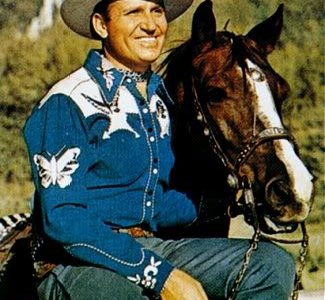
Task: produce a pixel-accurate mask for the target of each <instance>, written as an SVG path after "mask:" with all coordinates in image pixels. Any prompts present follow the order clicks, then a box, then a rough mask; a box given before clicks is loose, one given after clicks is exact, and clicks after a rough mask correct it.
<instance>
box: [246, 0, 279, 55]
mask: <svg viewBox="0 0 325 300" xmlns="http://www.w3.org/2000/svg"><path fill="white" fill-rule="evenodd" d="M282 26H283V4H280V6H279V7H278V9H277V11H276V12H275V13H274V14H273V15H272V16H271V17H269V18H268V19H266V20H265V21H264V22H262V23H260V24H258V25H256V26H255V27H254V28H253V29H252V30H251V31H250V32H249V33H248V34H247V35H246V36H247V37H249V38H250V39H252V40H254V41H255V42H256V43H257V44H258V45H259V46H260V47H261V48H262V50H263V51H264V52H265V54H269V53H271V52H272V51H273V50H274V47H275V44H276V42H277V41H278V39H279V37H280V34H281V30H282Z"/></svg>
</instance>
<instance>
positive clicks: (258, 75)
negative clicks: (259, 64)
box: [248, 68, 265, 82]
mask: <svg viewBox="0 0 325 300" xmlns="http://www.w3.org/2000/svg"><path fill="white" fill-rule="evenodd" d="M248 71H249V75H250V76H251V78H252V79H253V80H254V81H257V82H263V81H264V80H265V76H264V74H263V73H262V72H261V71H260V70H257V69H255V68H249V70H248Z"/></svg>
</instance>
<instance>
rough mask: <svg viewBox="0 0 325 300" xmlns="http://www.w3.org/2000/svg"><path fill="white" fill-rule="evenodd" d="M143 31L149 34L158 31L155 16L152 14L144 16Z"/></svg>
mask: <svg viewBox="0 0 325 300" xmlns="http://www.w3.org/2000/svg"><path fill="white" fill-rule="evenodd" d="M140 26H141V29H142V30H144V31H146V32H148V33H153V32H154V31H155V30H156V27H157V23H156V20H155V18H154V16H153V15H152V14H151V13H145V14H144V15H143V19H142V21H141V24H140Z"/></svg>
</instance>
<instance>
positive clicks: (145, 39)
mask: <svg viewBox="0 0 325 300" xmlns="http://www.w3.org/2000/svg"><path fill="white" fill-rule="evenodd" d="M140 40H141V41H144V42H153V41H155V40H156V38H155V37H143V38H140Z"/></svg>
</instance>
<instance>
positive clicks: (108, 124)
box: [24, 50, 196, 293]
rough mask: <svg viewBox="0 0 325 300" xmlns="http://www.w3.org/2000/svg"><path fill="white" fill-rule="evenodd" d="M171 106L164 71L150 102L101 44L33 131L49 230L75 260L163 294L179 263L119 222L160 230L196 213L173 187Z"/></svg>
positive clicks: (55, 94)
mask: <svg viewBox="0 0 325 300" xmlns="http://www.w3.org/2000/svg"><path fill="white" fill-rule="evenodd" d="M171 105H172V101H171V99H170V98H169V96H168V94H167V91H166V90H165V87H164V84H163V81H162V79H161V78H160V77H159V76H158V75H157V74H154V73H152V74H151V76H150V79H149V82H148V88H147V99H144V98H143V96H141V94H140V93H139V91H138V90H137V88H136V83H135V81H134V80H133V79H132V78H130V77H128V76H127V75H125V74H124V73H121V72H120V71H118V70H117V69H115V68H114V67H113V66H112V65H111V64H110V63H109V61H108V60H107V59H105V58H104V57H103V56H102V55H101V54H100V52H98V51H95V50H92V51H91V52H90V53H89V55H88V58H87V60H86V62H85V64H84V66H83V67H82V68H80V69H79V70H77V71H75V72H74V73H72V74H71V75H69V76H68V77H66V78H65V79H63V80H61V81H60V82H58V83H57V84H56V85H54V87H53V88H52V89H51V90H50V91H49V93H48V94H47V95H46V96H45V97H44V98H43V99H42V101H41V102H40V103H39V105H38V106H37V107H35V108H34V110H33V112H32V114H31V116H30V117H29V119H28V120H27V122H26V125H25V128H24V134H25V140H26V143H27V146H28V152H29V157H30V161H31V165H32V174H33V180H34V183H35V187H36V192H37V194H38V196H39V199H40V205H41V214H42V224H43V227H44V232H45V234H46V235H47V236H48V237H50V238H51V239H53V240H55V241H56V242H58V243H59V244H61V245H62V246H63V247H64V249H65V250H66V251H67V252H68V253H69V254H70V255H72V256H73V257H76V258H78V259H79V260H81V261H84V262H86V263H89V264H93V265H97V266H101V267H105V268H108V269H111V270H114V271H116V272H117V273H119V274H121V275H122V276H125V277H127V278H128V279H129V280H131V281H132V282H134V283H136V284H139V285H141V286H143V287H146V288H149V289H152V290H154V291H155V292H157V293H159V292H160V291H161V289H162V287H163V284H164V282H165V280H166V279H167V277H168V275H169V273H170V272H171V271H172V269H173V266H172V265H170V263H169V262H168V261H166V260H165V259H163V258H161V257H159V256H158V255H156V254H155V253H153V252H152V251H150V250H147V249H145V248H143V246H142V245H141V244H139V243H138V242H137V241H136V240H135V239H134V238H133V237H132V236H130V235H128V234H126V233H125V234H124V233H118V232H116V230H114V229H118V228H127V227H132V226H142V227H145V228H147V229H150V230H151V231H153V232H156V231H158V230H159V229H160V228H166V227H170V226H178V225H179V226H182V225H185V224H188V223H190V222H192V221H193V219H194V218H195V217H196V211H195V208H194V206H193V204H192V202H191V201H189V199H187V197H186V196H185V195H184V194H182V193H180V192H177V191H175V190H171V189H169V188H168V186H169V174H170V170H171V168H172V166H173V163H174V157H173V154H172V150H171V146H170V140H171V128H170V127H171V126H170V119H169V113H168V107H170V106H171Z"/></svg>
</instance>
